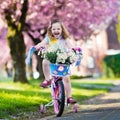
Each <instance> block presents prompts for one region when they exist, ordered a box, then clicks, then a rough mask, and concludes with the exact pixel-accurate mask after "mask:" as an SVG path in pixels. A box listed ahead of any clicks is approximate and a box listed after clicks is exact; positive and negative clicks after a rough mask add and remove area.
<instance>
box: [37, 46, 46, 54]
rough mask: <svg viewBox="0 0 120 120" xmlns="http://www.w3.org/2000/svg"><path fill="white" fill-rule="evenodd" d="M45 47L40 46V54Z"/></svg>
mask: <svg viewBox="0 0 120 120" xmlns="http://www.w3.org/2000/svg"><path fill="white" fill-rule="evenodd" d="M44 49H45V47H40V49H39V51H38V55H40V53H41V51H42V50H44Z"/></svg>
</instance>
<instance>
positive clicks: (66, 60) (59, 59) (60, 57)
mask: <svg viewBox="0 0 120 120" xmlns="http://www.w3.org/2000/svg"><path fill="white" fill-rule="evenodd" d="M42 56H43V57H44V58H46V59H47V60H49V61H50V62H51V63H54V64H66V65H70V64H72V63H74V62H75V61H76V60H77V59H78V56H77V55H76V54H75V52H74V51H73V50H72V49H71V50H67V51H65V50H63V49H62V48H55V47H49V48H48V49H46V50H44V51H43V52H42Z"/></svg>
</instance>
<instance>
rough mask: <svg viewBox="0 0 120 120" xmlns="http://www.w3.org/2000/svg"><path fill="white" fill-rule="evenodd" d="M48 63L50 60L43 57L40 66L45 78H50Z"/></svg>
mask: <svg viewBox="0 0 120 120" xmlns="http://www.w3.org/2000/svg"><path fill="white" fill-rule="evenodd" d="M49 64H50V62H49V61H48V60H46V59H44V60H43V62H42V67H43V73H44V76H45V80H49V79H50V68H49Z"/></svg>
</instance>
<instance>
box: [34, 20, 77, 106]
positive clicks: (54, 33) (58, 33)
mask: <svg viewBox="0 0 120 120" xmlns="http://www.w3.org/2000/svg"><path fill="white" fill-rule="evenodd" d="M68 38H69V33H68V31H67V30H66V29H65V27H64V25H63V23H62V22H61V21H59V20H53V21H51V24H50V26H49V27H48V29H47V35H46V37H45V39H44V40H43V41H42V42H40V43H38V44H37V45H36V46H34V47H33V49H34V51H36V50H39V49H40V48H41V47H45V48H47V47H48V46H54V47H57V46H60V47H61V46H62V48H63V49H70V48H72V46H71V44H70V42H69V40H68ZM49 64H50V63H49V61H48V60H46V59H44V60H43V63H42V66H43V73H44V76H45V80H44V81H43V83H42V84H41V85H40V86H41V87H44V88H46V87H47V86H48V85H50V84H51V81H50V68H49ZM63 83H64V86H65V90H66V97H67V103H70V104H74V103H76V102H77V101H76V100H74V99H73V98H72V94H71V83H70V76H69V75H67V76H65V77H64V80H63Z"/></svg>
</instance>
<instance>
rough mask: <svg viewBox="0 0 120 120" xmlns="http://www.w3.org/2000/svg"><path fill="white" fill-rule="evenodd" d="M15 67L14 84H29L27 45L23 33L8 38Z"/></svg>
mask: <svg viewBox="0 0 120 120" xmlns="http://www.w3.org/2000/svg"><path fill="white" fill-rule="evenodd" d="M8 41H9V45H10V50H11V51H10V53H11V56H12V59H13V66H14V82H18V81H19V82H22V83H28V81H27V78H26V72H25V71H26V70H25V44H24V39H23V35H22V33H19V34H15V36H13V37H9V38H8Z"/></svg>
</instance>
